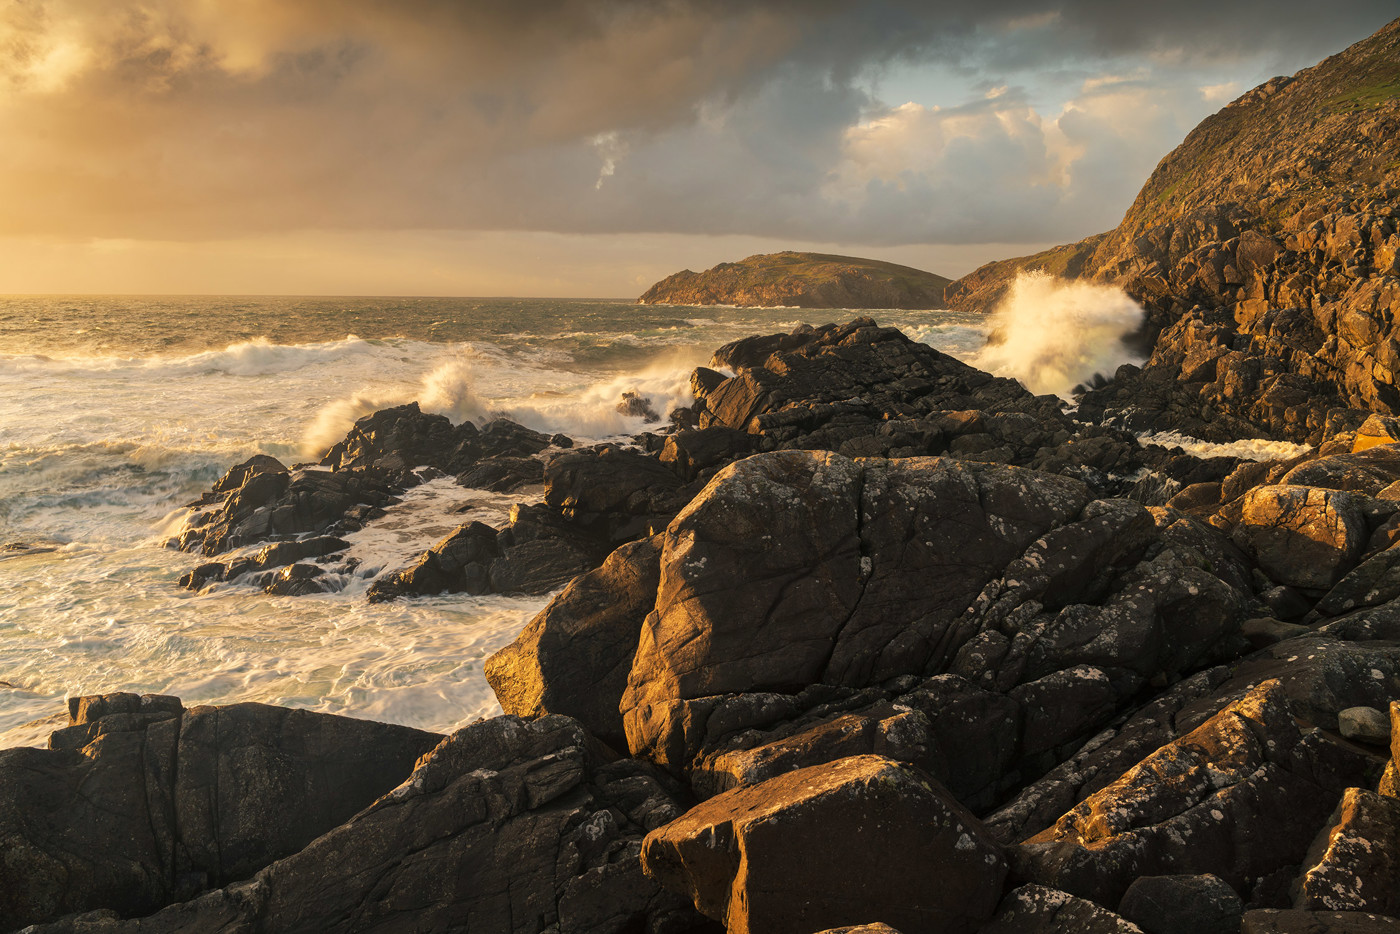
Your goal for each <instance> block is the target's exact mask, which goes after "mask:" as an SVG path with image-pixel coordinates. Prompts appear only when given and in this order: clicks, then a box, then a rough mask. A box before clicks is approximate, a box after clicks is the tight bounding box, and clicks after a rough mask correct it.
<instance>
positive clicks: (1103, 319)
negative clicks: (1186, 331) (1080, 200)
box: [971, 271, 1143, 399]
mask: <svg viewBox="0 0 1400 934" xmlns="http://www.w3.org/2000/svg"><path fill="white" fill-rule="evenodd" d="M1142 320H1143V310H1142V306H1140V305H1138V304H1137V302H1134V301H1133V300H1132V299H1131V298H1129V297H1128V296H1127V295H1126V294H1125V293H1124V292H1123V291H1122V290H1121V289H1118V288H1114V287H1113V286H1107V285H1099V284H1096V283H1092V282H1078V281H1074V280H1065V279H1057V278H1055V277H1054V276H1051V275H1048V274H1046V273H1044V272H1039V271H1035V272H1028V273H1021V274H1019V275H1018V276H1017V277H1016V281H1015V282H1013V283H1012V285H1011V289H1010V291H1009V292H1008V293H1007V295H1006V298H1004V299H1003V300H1002V302H1001V304H1000V305H999V306H997V309H996V311H995V312H994V314H993V317H992V321H991V327H992V333H993V334H994V335H995V337H994V338H993V340H997V341H998V342H996V343H988V344H987V346H986V347H984V348H983V349H982V350H981V351H979V352H978V353H977V354H976V355H975V356H974V357H973V358H972V360H971V362H972V363H973V364H974V365H976V366H978V367H980V368H981V369H984V370H987V371H988V372H991V373H995V374H997V375H998V376H1012V377H1015V378H1016V379H1018V380H1020V381H1021V383H1022V384H1023V385H1025V387H1026V388H1027V389H1029V390H1030V391H1031V392H1034V393H1037V394H1040V393H1053V394H1055V395H1058V396H1061V397H1062V398H1065V399H1069V398H1070V394H1071V392H1072V390H1073V389H1074V387H1075V386H1077V385H1079V384H1081V383H1084V382H1086V381H1088V380H1092V379H1093V377H1094V376H1095V375H1096V374H1102V375H1103V376H1106V377H1111V376H1112V375H1113V373H1114V371H1115V370H1117V369H1118V367H1119V366H1121V365H1122V364H1124V363H1141V362H1142V358H1141V357H1140V356H1139V355H1137V354H1135V353H1134V352H1133V351H1132V350H1131V349H1130V348H1129V347H1128V346H1127V345H1126V344H1124V342H1123V340H1124V338H1126V337H1127V336H1128V335H1129V334H1131V333H1132V332H1133V331H1135V330H1136V329H1137V328H1139V327H1140V326H1141V325H1142Z"/></svg>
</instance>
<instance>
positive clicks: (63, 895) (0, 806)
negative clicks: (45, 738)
mask: <svg viewBox="0 0 1400 934" xmlns="http://www.w3.org/2000/svg"><path fill="white" fill-rule="evenodd" d="M70 720H71V724H70V726H68V727H66V728H65V729H62V730H59V731H56V732H55V733H54V734H53V736H52V737H51V740H50V742H51V745H52V749H49V750H40V749H27V748H26V749H9V750H4V751H0V838H3V839H4V840H5V841H6V855H5V867H6V869H5V879H6V884H5V885H4V886H0V928H3V929H5V930H9V929H11V928H15V927H20V926H23V925H25V924H31V923H35V922H39V921H45V920H51V919H54V918H57V917H58V916H60V915H63V914H68V913H70V912H75V911H86V910H89V909H95V908H110V909H113V910H116V911H118V912H120V913H121V914H123V915H126V916H131V915H137V914H145V913H148V912H150V911H153V910H155V909H156V908H159V907H160V906H162V905H164V904H167V903H169V902H171V901H174V900H177V899H183V898H189V897H191V896H192V895H194V894H196V893H197V892H199V891H201V890H202V889H204V888H206V887H208V886H212V885H222V884H224V883H226V882H229V881H232V880H234V879H240V878H244V877H246V876H248V875H249V874H251V873H253V872H255V871H256V870H258V869H259V868H261V867H263V866H265V865H267V864H268V863H270V862H272V861H273V860H274V859H277V858H278V857H280V856H285V855H287V854H289V853H294V852H296V851H297V850H299V849H301V848H302V847H303V846H305V845H306V844H307V843H309V842H310V841H311V840H312V839H314V838H316V837H318V836H320V835H321V834H322V833H324V832H326V831H327V830H330V829H331V828H332V827H335V826H336V825H338V824H340V823H341V822H343V821H345V820H346V819H348V818H349V817H350V816H351V815H352V814H354V813H355V812H356V811H358V810H360V809H361V808H363V807H364V806H366V805H367V804H369V803H370V802H371V801H373V800H374V799H375V798H377V797H379V796H380V795H381V794H383V793H384V792H386V791H388V790H389V789H390V788H393V787H394V786H395V785H396V784H398V783H399V782H400V781H401V780H402V779H403V778H404V776H406V775H407V774H408V773H409V772H410V771H411V770H412V768H413V762H414V761H415V760H416V759H417V758H418V756H420V755H422V754H423V753H425V752H427V751H428V750H429V749H431V748H432V747H433V746H434V745H435V744H436V743H437V742H438V740H439V739H440V737H438V736H436V735H434V734H431V733H424V732H422V731H420V730H413V729H409V728H407V727H400V726H390V725H387V724H382V723H373V722H370V721H366V720H352V719H349V718H346V717H333V716H329V715H327V714H318V713H312V712H310V711H305V710H288V709H285V708H279V707H269V706H266V705H262V704H235V705H232V706H229V707H195V708H192V709H190V710H183V709H182V708H181V707H180V704H179V701H178V700H176V699H175V698H166V697H156V696H153V695H145V696H142V697H137V696H135V695H129V694H116V695H104V696H102V697H93V698H81V699H75V700H74V701H73V702H72V703H70Z"/></svg>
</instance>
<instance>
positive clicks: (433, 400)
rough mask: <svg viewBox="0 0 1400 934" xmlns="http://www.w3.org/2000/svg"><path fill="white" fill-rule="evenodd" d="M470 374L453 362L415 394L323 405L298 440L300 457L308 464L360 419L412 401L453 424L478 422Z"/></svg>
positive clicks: (366, 397)
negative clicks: (299, 441) (305, 459)
mask: <svg viewBox="0 0 1400 934" xmlns="http://www.w3.org/2000/svg"><path fill="white" fill-rule="evenodd" d="M470 372H471V371H470V367H469V365H468V364H467V363H465V362H463V361H460V360H453V361H451V362H449V363H444V364H443V365H442V366H440V367H438V368H437V369H435V370H433V371H432V372H431V373H429V374H428V375H427V376H425V377H423V383H422V385H421V386H420V387H419V389H418V391H417V392H408V393H390V394H389V395H372V394H367V393H356V394H355V395H353V396H350V397H349V398H348V399H337V400H335V401H334V402H330V403H327V404H326V405H324V406H322V408H321V411H319V412H318V413H316V418H315V420H313V421H312V423H311V425H310V427H308V428H307V429H306V432H305V434H304V435H303V436H302V441H301V454H302V457H305V458H307V459H309V460H315V459H317V458H319V457H320V456H321V455H322V454H324V453H326V451H327V450H329V449H330V447H331V445H333V444H335V443H336V442H338V441H340V440H341V439H342V438H344V437H345V434H346V432H348V431H349V430H350V427H351V426H352V425H354V424H355V422H356V421H358V420H359V419H360V418H363V417H364V416H366V415H371V414H373V413H375V412H378V411H379V410H380V409H387V408H389V407H390V406H395V405H404V404H405V403H408V402H415V401H416V402H417V403H418V406H419V408H421V409H422V410H423V411H424V412H428V413H430V414H433V415H446V416H447V417H448V418H449V419H451V420H452V422H453V423H454V424H459V423H461V422H463V421H471V420H475V421H480V420H482V418H483V416H485V415H486V413H485V411H484V410H483V409H482V407H481V403H480V401H479V400H478V399H477V397H476V396H475V395H474V394H473V392H472V386H471V376H470Z"/></svg>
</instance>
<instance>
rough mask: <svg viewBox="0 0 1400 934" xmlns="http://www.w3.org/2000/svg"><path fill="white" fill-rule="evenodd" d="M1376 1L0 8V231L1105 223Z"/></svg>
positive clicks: (804, 231) (872, 233)
mask: <svg viewBox="0 0 1400 934" xmlns="http://www.w3.org/2000/svg"><path fill="white" fill-rule="evenodd" d="M1392 13H1393V10H1392V9H1391V3H1390V2H1389V0H1387V2H1363V3H1355V4H1351V5H1349V6H1346V7H1344V8H1342V9H1341V10H1338V9H1337V8H1336V7H1332V8H1329V9H1327V10H1325V11H1324V10H1322V9H1321V8H1320V7H1317V6H1315V5H1314V4H1311V3H1307V4H1305V3H1302V2H1298V0H1277V2H1271V3H1267V4H1266V3H1263V2H1260V0H1250V2H1243V3H1236V4H1221V3H1219V2H1218V0H1213V2H1211V3H1205V2H1199V0H1192V2H1188V3H1181V4H1174V5H1170V6H1167V5H1157V6H1153V7H1146V8H1133V9H1128V8H1126V7H1124V5H1121V4H1110V3H1104V2H1102V0H1078V2H1074V0H1065V2H1059V3H1050V2H1045V0H1001V2H995V3H987V2H974V0H948V2H942V3H928V2H925V0H875V2H863V3H858V2H855V0H767V2H739V0H707V2H703V3H702V2H700V0H663V2H649V0H538V2H535V3H530V4H519V3H513V2H507V0H470V2H464V0H399V2H395V3H392V4H391V3H384V2H381V0H236V2H235V0H223V2H220V0H200V2H189V0H143V2H140V3H134V2H130V0H11V2H10V3H8V4H6V5H4V6H3V7H0V138H3V139H4V140H5V146H3V147H0V203H3V204H4V205H5V210H4V211H3V212H0V235H8V236H38V235H50V236H60V237H69V238H111V239H121V238H129V239H135V240H142V239H148V240H150V239H160V240H176V239H209V240H214V239H219V238H228V237H243V236H252V235H259V234H271V233H280V232H287V231H294V230H308V229H328V230H342V231H361V230H406V229H444V230H483V229H514V230H537V231H560V232H584V233H586V232H639V231H670V232H677V233H706V234H735V233H744V234H763V235H768V236H778V237H792V238H805V239H808V240H820V241H831V240H846V241H853V240H864V241H865V242H890V243H895V242H900V243H915V242H930V243H932V242H955V241H959V240H967V241H968V242H987V241H992V240H1006V239H1008V238H1011V239H1018V238H1019V239H1022V240H1031V239H1065V238H1068V237H1072V236H1079V235H1082V234H1085V233H1089V232H1092V231H1093V230H1096V229H1099V228H1100V227H1103V226H1107V225H1109V224H1111V223H1112V222H1113V220H1115V219H1116V217H1115V216H1114V215H1115V213H1116V212H1121V210H1122V209H1123V207H1126V204H1127V201H1128V200H1130V199H1131V196H1132V194H1133V192H1134V191H1135V190H1136V187H1137V185H1138V184H1140V183H1141V181H1142V179H1143V178H1144V177H1145V175H1146V172H1147V171H1148V170H1150V168H1151V166H1152V164H1153V163H1155V161H1156V159H1157V158H1159V157H1160V156H1161V155H1162V154H1163V153H1164V152H1165V151H1166V150H1167V149H1168V148H1170V146H1171V145H1173V144H1174V143H1175V142H1176V141H1177V140H1179V139H1180V137H1181V135H1183V134H1184V132H1185V131H1186V130H1187V129H1189V127H1190V126H1191V125H1192V124H1193V123H1194V122H1195V121H1196V120H1197V119H1199V118H1200V117H1201V116H1203V115H1204V113H1205V112H1207V111H1208V110H1209V109H1211V108H1213V107H1214V106H1218V104H1219V102H1220V100H1219V98H1218V97H1217V95H1219V94H1225V93H1228V92H1226V91H1224V90H1222V89H1223V88H1226V87H1230V86H1231V82H1233V81H1236V80H1238V78H1237V75H1239V74H1247V75H1248V74H1252V71H1258V70H1259V69H1260V68H1265V67H1267V66H1269V65H1272V64H1273V63H1274V61H1275V60H1278V61H1280V62H1287V63H1289V70H1291V69H1292V68H1296V67H1298V66H1301V65H1304V64H1310V63H1311V62H1312V61H1313V60H1315V59H1316V58H1318V57H1320V56H1321V55H1322V54H1325V53H1327V52H1330V51H1335V50H1336V49H1338V48H1340V47H1341V46H1342V45H1345V44H1346V43H1347V42H1349V41H1354V40H1355V39H1356V38H1359V37H1360V36H1362V35H1364V34H1366V33H1368V32H1369V31H1371V30H1373V29H1374V28H1376V27H1377V26H1379V25H1380V24H1381V23H1382V22H1384V20H1385V19H1386V18H1388V17H1389V16H1390V15H1391V14H1392ZM1246 36H1247V37H1248V41H1247V42H1246V41H1243V38H1242V37H1246ZM1261 50H1262V51H1261ZM1241 62H1243V63H1245V65H1240V64H1239V63H1241ZM895 64H902V65H904V66H907V67H921V66H922V65H924V64H929V65H937V66H938V67H939V68H943V69H946V70H951V71H955V72H958V73H961V74H965V75H968V76H970V80H974V81H975V82H980V84H981V85H982V86H984V87H986V88H988V89H1001V90H999V92H998V93H996V94H995V95H993V96H990V97H986V98H982V99H975V100H952V99H950V100H922V101H919V102H917V103H914V104H903V103H902V102H898V101H893V102H887V101H883V100H881V99H879V97H878V96H877V95H876V94H875V93H874V92H873V91H872V90H871V88H872V82H871V80H870V78H871V76H872V75H875V74H878V73H879V72H880V71H881V70H882V69H885V68H888V67H890V66H892V65H895ZM1129 66H1131V68H1138V69H1143V70H1142V71H1141V72H1140V73H1134V72H1133V71H1131V70H1129V71H1128V72H1125V71H1124V68H1125V67H1129ZM1232 69H1233V70H1232ZM1251 70H1252V71H1251ZM1069 73H1077V74H1079V75H1081V77H1086V78H1089V79H1091V80H1089V81H1088V82H1087V83H1081V84H1080V85H1079V86H1078V87H1077V88H1071V89H1070V90H1069V91H1068V92H1067V93H1066V96H1065V99H1064V100H1057V101H1055V102H1053V103H1052V104H1046V102H1045V101H1044V100H1038V99H1037V100H1034V101H1033V100H1032V95H1031V94H1030V93H1029V92H1028V91H1027V90H1026V89H1027V88H1032V87H1034V88H1037V89H1038V91H1037V94H1039V95H1040V97H1043V96H1044V92H1043V90H1039V89H1043V88H1044V87H1045V86H1047V83H1048V82H1052V77H1053V80H1054V81H1062V80H1063V76H1064V75H1065V74H1069ZM1264 76H1267V74H1266V75H1264Z"/></svg>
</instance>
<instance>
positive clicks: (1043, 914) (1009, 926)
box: [978, 885, 1143, 934]
mask: <svg viewBox="0 0 1400 934" xmlns="http://www.w3.org/2000/svg"><path fill="white" fill-rule="evenodd" d="M1061 931H1075V932H1077V934H1143V932H1142V930H1141V929H1140V928H1138V927H1137V926H1136V925H1134V924H1131V923H1130V922H1128V921H1126V920H1125V919H1123V918H1121V917H1119V916H1118V915H1116V914H1114V913H1113V912H1111V911H1109V910H1108V909H1107V908H1103V907H1101V906H1099V905H1095V904H1094V903H1093V902H1091V901H1089V900H1087V899H1083V898H1075V897H1074V896H1073V895H1070V894H1068V893H1066V892H1061V891H1059V890H1057V889H1052V888H1047V887H1046V886H1043V885H1023V886H1021V887H1020V888H1018V889H1016V890H1015V891H1013V892H1011V894H1009V895H1007V896H1006V898H1004V899H1003V900H1002V903H1001V906H1000V907H999V908H998V909H997V913H996V916H995V917H993V918H992V921H991V923H990V924H988V925H987V926H986V927H984V928H982V929H981V930H980V931H979V932H978V934H1059V932H1061Z"/></svg>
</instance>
